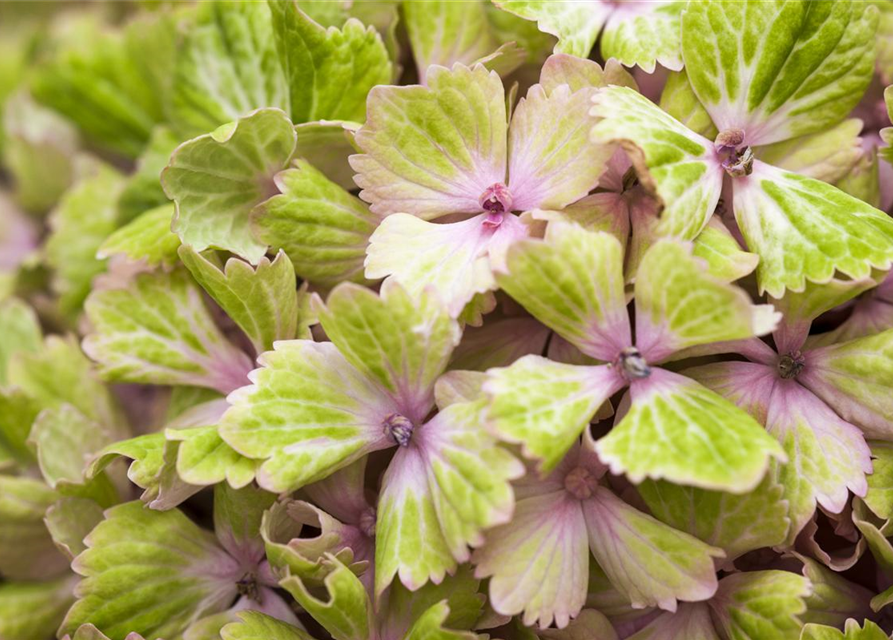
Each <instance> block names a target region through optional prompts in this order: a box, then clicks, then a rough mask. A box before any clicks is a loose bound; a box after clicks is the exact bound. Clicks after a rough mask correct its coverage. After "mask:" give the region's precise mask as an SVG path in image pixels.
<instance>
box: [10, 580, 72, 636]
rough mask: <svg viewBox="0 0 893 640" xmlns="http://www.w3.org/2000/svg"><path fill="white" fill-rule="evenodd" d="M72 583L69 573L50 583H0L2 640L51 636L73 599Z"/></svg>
mask: <svg viewBox="0 0 893 640" xmlns="http://www.w3.org/2000/svg"><path fill="white" fill-rule="evenodd" d="M75 584H76V583H75V580H74V579H73V578H72V577H71V576H64V577H62V578H59V579H58V580H53V581H50V582H21V583H16V582H5V583H3V584H0V637H2V638H3V639H4V640H34V639H35V638H50V637H53V635H54V634H55V633H56V629H58V628H59V623H60V622H61V621H62V618H63V617H64V616H65V612H66V611H67V610H68V607H69V606H71V603H72V602H73V601H74V597H73V595H72V591H73V590H74V586H75ZM78 640H80V639H78Z"/></svg>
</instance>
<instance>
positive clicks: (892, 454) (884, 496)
mask: <svg viewBox="0 0 893 640" xmlns="http://www.w3.org/2000/svg"><path fill="white" fill-rule="evenodd" d="M869 444H870V445H871V457H872V458H873V459H872V461H871V465H872V472H871V475H870V476H868V478H867V479H868V493H866V494H865V496H864V497H863V498H862V500H864V501H865V504H867V505H868V508H869V509H871V510H872V512H873V513H874V514H875V515H876V516H877V517H879V518H884V519H885V520H889V519H890V518H891V517H893V444H891V443H889V442H883V441H881V440H875V441H874V442H871V443H869Z"/></svg>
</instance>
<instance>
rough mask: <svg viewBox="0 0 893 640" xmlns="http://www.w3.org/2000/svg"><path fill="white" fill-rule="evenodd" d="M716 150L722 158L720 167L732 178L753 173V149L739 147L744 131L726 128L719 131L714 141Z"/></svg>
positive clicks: (742, 141)
mask: <svg viewBox="0 0 893 640" xmlns="http://www.w3.org/2000/svg"><path fill="white" fill-rule="evenodd" d="M713 144H714V146H715V147H716V152H717V153H718V154H719V156H720V158H722V168H723V169H725V170H726V173H727V174H729V175H730V176H732V177H733V178H740V177H742V176H749V175H750V174H751V173H753V150H751V148H750V147H744V148H743V149H742V148H741V145H742V144H744V131H742V130H741V129H726V130H725V131H721V132H720V133H719V135H718V136H716V140H715V141H714V143H713Z"/></svg>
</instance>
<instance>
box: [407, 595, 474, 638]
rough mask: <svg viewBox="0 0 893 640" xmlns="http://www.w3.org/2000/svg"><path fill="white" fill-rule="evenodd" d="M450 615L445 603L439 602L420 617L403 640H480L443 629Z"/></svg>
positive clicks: (462, 633)
mask: <svg viewBox="0 0 893 640" xmlns="http://www.w3.org/2000/svg"><path fill="white" fill-rule="evenodd" d="M449 615H450V607H449V605H448V604H447V603H446V602H439V603H437V604H436V605H434V606H433V607H431V608H430V609H428V610H427V611H425V613H423V614H422V615H421V617H420V618H419V619H418V620H416V622H415V624H413V625H412V628H411V629H410V630H409V632H408V633H407V634H406V636H404V637H405V640H480V638H481V637H482V636H479V635H478V634H476V633H472V632H470V631H469V632H462V631H451V630H449V629H445V628H444V624H446V623H447V620H448V618H449Z"/></svg>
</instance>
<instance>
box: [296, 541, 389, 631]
mask: <svg viewBox="0 0 893 640" xmlns="http://www.w3.org/2000/svg"><path fill="white" fill-rule="evenodd" d="M328 561H329V562H330V563H331V564H332V566H333V567H334V569H333V570H332V571H331V573H329V574H328V576H326V579H325V588H326V591H327V594H326V595H327V599H326V600H320V599H319V598H318V597H316V596H315V595H313V594H312V593H311V592H310V591H308V589H307V587H306V586H305V585H304V583H303V582H302V581H301V579H300V578H299V577H298V576H289V577H287V578H285V579H284V580H282V582H280V583H279V584H280V586H281V587H282V588H283V589H285V590H286V591H288V592H289V593H290V594H291V595H292V596H293V597H294V599H295V600H297V601H298V603H299V604H300V605H301V606H302V607H303V608H304V610H305V611H307V612H308V613H309V614H310V615H311V616H313V619H314V620H316V621H317V622H318V623H319V624H320V625H321V626H322V627H323V628H324V629H325V630H326V631H328V632H329V633H330V634H332V637H333V638H334V639H335V640H371V639H372V638H374V637H375V636H374V634H375V630H374V626H373V625H374V620H375V619H374V617H373V616H374V614H373V609H372V602H371V601H370V599H369V594H367V593H366V589H365V587H363V583H361V582H360V579H359V578H357V577H356V576H355V575H354V574H353V572H351V570H350V569H348V568H347V567H346V566H344V565H343V564H342V563H341V562H339V561H338V560H336V559H335V558H334V557H332V556H329V560H328Z"/></svg>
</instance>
